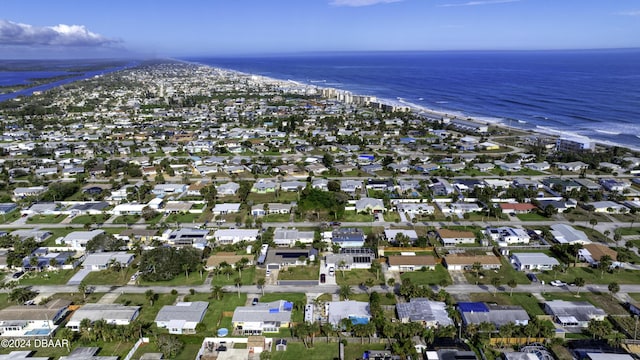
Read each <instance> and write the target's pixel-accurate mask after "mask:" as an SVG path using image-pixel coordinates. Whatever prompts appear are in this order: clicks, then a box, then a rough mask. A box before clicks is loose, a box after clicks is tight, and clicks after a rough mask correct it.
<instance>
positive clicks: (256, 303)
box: [251, 298, 258, 306]
mask: <svg viewBox="0 0 640 360" xmlns="http://www.w3.org/2000/svg"><path fill="white" fill-rule="evenodd" d="M251 305H253V306H256V305H258V298H253V300H251Z"/></svg>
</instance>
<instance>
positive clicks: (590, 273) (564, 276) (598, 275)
mask: <svg viewBox="0 0 640 360" xmlns="http://www.w3.org/2000/svg"><path fill="white" fill-rule="evenodd" d="M537 276H538V279H540V280H544V281H545V282H547V283H548V282H549V281H551V280H554V279H558V280H562V281H564V282H566V283H572V282H573V280H574V279H575V278H577V277H581V278H583V279H584V280H585V282H586V283H587V284H610V283H612V282H617V283H618V284H637V283H638V273H637V271H635V270H614V271H613V272H611V273H609V272H607V271H605V272H604V275H602V272H601V271H600V270H598V269H594V268H591V267H569V268H567V271H566V272H565V273H560V272H559V273H558V275H557V276H555V272H553V271H545V272H543V273H541V274H538V275H537Z"/></svg>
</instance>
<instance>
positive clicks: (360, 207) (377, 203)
mask: <svg viewBox="0 0 640 360" xmlns="http://www.w3.org/2000/svg"><path fill="white" fill-rule="evenodd" d="M355 207H356V212H358V213H360V212H366V213H370V214H372V213H379V212H384V211H386V208H385V207H384V203H383V201H382V200H381V199H374V198H368V197H365V198H361V199H359V200H357V201H356V206H355Z"/></svg>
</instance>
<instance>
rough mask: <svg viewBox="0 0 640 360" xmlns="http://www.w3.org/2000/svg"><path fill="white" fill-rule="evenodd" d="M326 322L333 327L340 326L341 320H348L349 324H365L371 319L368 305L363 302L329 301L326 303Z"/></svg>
mask: <svg viewBox="0 0 640 360" xmlns="http://www.w3.org/2000/svg"><path fill="white" fill-rule="evenodd" d="M325 307H326V312H327V314H328V321H329V323H331V325H333V326H340V322H341V321H342V319H350V320H351V323H352V324H354V325H356V324H367V323H369V320H370V319H371V312H370V311H369V303H368V302H363V301H352V300H347V301H330V302H328V303H326V305H325Z"/></svg>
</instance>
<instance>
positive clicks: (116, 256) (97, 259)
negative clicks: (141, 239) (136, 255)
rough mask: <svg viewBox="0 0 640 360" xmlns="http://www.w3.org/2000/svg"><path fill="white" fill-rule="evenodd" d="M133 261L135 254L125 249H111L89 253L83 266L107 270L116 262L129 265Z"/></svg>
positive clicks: (93, 269) (123, 265) (96, 269)
mask: <svg viewBox="0 0 640 360" xmlns="http://www.w3.org/2000/svg"><path fill="white" fill-rule="evenodd" d="M132 261H133V254H131V253H127V252H124V251H111V252H99V253H92V254H87V256H86V257H85V258H84V261H83V262H82V267H83V268H85V269H89V270H91V271H100V270H106V269H108V268H109V267H110V266H112V265H113V264H115V263H118V264H119V265H120V266H121V267H128V266H129V265H130V264H131V262H132Z"/></svg>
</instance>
